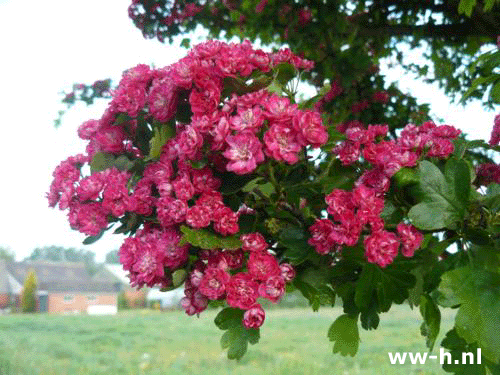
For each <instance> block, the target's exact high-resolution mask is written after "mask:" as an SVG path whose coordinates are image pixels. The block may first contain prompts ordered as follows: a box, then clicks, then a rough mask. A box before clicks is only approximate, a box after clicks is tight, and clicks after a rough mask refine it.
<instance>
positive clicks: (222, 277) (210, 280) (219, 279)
mask: <svg viewBox="0 0 500 375" xmlns="http://www.w3.org/2000/svg"><path fill="white" fill-rule="evenodd" d="M230 278H231V276H230V275H229V274H228V273H227V272H226V271H223V270H221V269H220V268H207V269H206V270H205V272H204V273H203V277H202V279H201V282H200V292H201V293H203V294H204V295H205V296H206V297H207V298H208V299H211V300H215V299H219V298H220V297H222V296H223V295H224V294H225V292H226V285H227V283H228V282H229V279H230Z"/></svg>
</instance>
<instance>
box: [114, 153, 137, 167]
mask: <svg viewBox="0 0 500 375" xmlns="http://www.w3.org/2000/svg"><path fill="white" fill-rule="evenodd" d="M113 164H114V166H115V167H116V168H117V169H119V170H120V171H127V170H129V169H132V168H133V167H134V165H135V163H134V162H133V161H131V160H130V159H129V158H128V157H127V156H125V155H120V156H118V157H117V158H116V159H115V161H114V163H113Z"/></svg>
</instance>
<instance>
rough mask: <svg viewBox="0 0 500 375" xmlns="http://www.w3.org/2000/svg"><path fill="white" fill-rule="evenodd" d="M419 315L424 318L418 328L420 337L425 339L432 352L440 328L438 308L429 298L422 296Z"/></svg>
mask: <svg viewBox="0 0 500 375" xmlns="http://www.w3.org/2000/svg"><path fill="white" fill-rule="evenodd" d="M420 314H422V318H424V321H423V323H422V325H421V326H420V332H421V333H422V336H425V337H426V338H427V340H426V344H427V347H428V348H429V349H430V350H432V349H433V348H434V343H435V342H436V338H437V337H438V334H439V327H440V326H441V311H439V307H438V306H437V305H436V303H435V302H434V300H433V299H432V298H431V297H429V296H428V295H425V294H422V295H421V296H420Z"/></svg>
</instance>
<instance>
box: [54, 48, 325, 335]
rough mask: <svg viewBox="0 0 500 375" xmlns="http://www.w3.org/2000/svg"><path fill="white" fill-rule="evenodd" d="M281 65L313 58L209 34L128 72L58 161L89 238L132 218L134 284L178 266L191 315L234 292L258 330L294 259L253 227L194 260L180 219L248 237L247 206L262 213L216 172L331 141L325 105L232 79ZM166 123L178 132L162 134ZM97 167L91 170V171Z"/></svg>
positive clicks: (164, 279)
mask: <svg viewBox="0 0 500 375" xmlns="http://www.w3.org/2000/svg"><path fill="white" fill-rule="evenodd" d="M280 63H289V64H292V65H293V66H294V67H295V68H296V69H310V68H311V67H312V64H311V63H310V62H309V61H306V60H303V59H301V58H300V57H298V56H295V55H293V54H292V53H291V52H290V50H282V51H278V52H276V53H265V52H263V51H261V50H254V49H253V48H252V46H251V45H250V43H249V42H248V41H246V42H244V43H242V44H226V43H222V42H217V41H209V42H206V43H202V44H200V45H198V46H196V47H195V48H193V49H192V50H191V51H190V52H189V54H188V55H187V56H186V57H185V58H183V59H181V60H180V61H178V62H177V63H175V64H173V65H170V66H167V67H165V68H160V69H152V68H150V67H149V66H147V65H138V66H136V67H134V68H132V69H130V70H128V71H126V72H125V73H124V74H123V77H122V79H121V80H120V83H119V85H118V87H117V88H116V90H114V91H113V92H112V99H111V101H110V103H109V106H108V108H107V109H106V111H105V112H104V114H103V116H102V117H101V118H100V119H98V120H89V121H86V122H84V123H83V124H82V125H81V126H80V127H79V129H78V135H79V137H80V138H82V139H84V140H86V141H88V144H87V147H86V154H85V155H77V156H74V157H70V158H68V159H67V160H65V161H63V162H62V163H61V164H60V165H59V166H58V167H57V168H56V169H55V171H54V173H53V176H54V180H53V182H52V184H51V186H50V191H49V193H48V199H49V205H50V206H51V207H55V206H59V208H60V209H62V210H68V211H69V212H68V219H69V222H70V225H71V227H72V228H74V229H76V230H79V231H80V232H82V233H85V234H86V235H89V236H97V235H99V234H101V233H102V232H103V231H104V230H106V229H109V227H110V224H114V223H116V222H118V223H120V224H122V227H121V228H120V230H121V231H123V230H125V231H126V232H129V233H131V234H130V236H129V237H128V238H126V239H125V241H124V242H123V245H122V246H121V248H120V250H119V255H120V262H121V263H122V265H123V267H124V269H125V270H126V271H128V272H129V277H130V282H131V284H132V285H133V286H136V287H139V288H140V287H143V286H149V287H152V286H155V285H158V286H161V287H167V286H171V285H172V277H171V275H172V273H173V272H174V271H175V270H177V269H179V268H186V269H187V270H191V272H190V277H189V279H188V280H187V282H186V285H185V288H186V298H185V299H184V301H183V304H184V306H185V308H186V312H187V313H188V314H194V313H199V312H201V311H202V310H203V309H204V308H206V306H207V303H208V301H209V300H218V299H225V300H226V301H227V303H228V304H229V305H230V306H232V307H237V308H240V309H243V310H245V319H244V325H245V326H246V327H247V328H256V327H258V326H260V325H261V324H262V322H263V320H264V316H265V314H264V311H263V310H262V308H261V307H260V305H259V304H258V303H257V298H259V297H262V298H266V299H269V300H271V301H273V302H277V301H279V300H280V299H281V297H282V296H283V294H284V291H285V289H284V288H285V283H286V282H288V281H290V280H291V279H292V278H293V276H294V270H293V269H292V268H291V266H289V265H288V264H282V265H279V264H278V261H277V260H276V258H275V257H274V256H273V255H272V252H270V251H269V246H268V244H267V243H266V241H265V240H264V238H263V237H262V236H260V235H258V234H256V233H254V234H249V235H244V236H242V241H243V244H244V245H243V249H240V250H237V251H230V250H225V249H222V250H218V249H214V250H203V251H201V250H200V252H199V253H197V252H196V249H191V250H192V255H193V256H192V257H191V258H188V252H189V251H190V245H188V244H183V245H180V239H181V231H180V226H181V225H186V226H189V227H191V228H194V229H201V228H206V229H207V230H208V231H210V232H215V233H217V234H219V235H222V236H228V235H234V234H237V233H238V232H239V230H240V227H239V223H238V221H239V217H240V215H243V214H253V213H255V211H253V210H252V209H251V208H250V207H247V206H245V205H242V206H241V207H240V209H238V210H237V211H236V212H235V211H233V210H232V209H231V208H230V207H229V206H228V205H227V204H226V203H225V202H224V196H223V195H222V193H221V192H220V191H219V188H220V186H221V181H220V179H219V178H217V177H216V176H215V173H216V172H215V171H216V170H217V171H218V172H224V171H227V172H234V173H237V174H247V173H252V172H253V171H255V169H256V168H257V166H258V165H259V164H262V163H264V162H266V161H267V160H271V159H272V160H275V161H278V162H285V163H289V164H294V163H296V162H298V160H299V158H301V157H305V156H304V155H305V153H304V155H303V154H301V152H302V151H303V150H304V148H305V147H319V146H321V145H323V144H324V143H326V141H327V137H328V135H327V132H326V130H325V128H324V126H323V124H322V120H321V117H320V115H319V114H318V113H317V112H316V111H311V110H301V109H299V108H298V107H297V105H295V104H294V103H292V102H291V101H290V100H289V99H288V98H283V97H280V96H279V95H277V94H272V93H269V92H268V91H267V90H265V89H260V90H258V89H255V90H254V91H253V92H252V91H251V89H247V90H246V91H245V92H246V93H245V94H243V95H236V94H234V93H233V91H234V90H235V88H234V86H232V85H231V82H239V85H240V86H241V85H242V84H243V83H244V80H245V79H246V78H248V77H249V76H250V75H251V74H252V73H260V74H268V75H272V74H273V73H272V69H273V68H274V67H275V66H276V65H278V64H280ZM228 82H229V83H228ZM248 91H250V92H248ZM180 112H182V113H183V114H184V116H182V115H180ZM185 115H187V116H185ZM167 127H168V128H167ZM164 130H168V131H173V132H175V134H172V135H170V136H167V137H166V139H158V137H159V136H160V135H161V134H164V133H168V131H167V132H165V131H164ZM153 137H155V138H153ZM158 142H161V143H163V145H162V144H161V143H160V145H159V146H158V145H157V143H158ZM152 147H156V151H155V152H156V153H152V152H150V150H149V148H152ZM119 161H120V162H119ZM86 164H90V165H91V169H92V173H91V174H90V175H87V176H86V175H84V171H85V170H86V168H82V167H83V166H84V165H86ZM194 166H196V167H194ZM118 168H120V169H118ZM218 172H217V173H218ZM123 228H125V229H123Z"/></svg>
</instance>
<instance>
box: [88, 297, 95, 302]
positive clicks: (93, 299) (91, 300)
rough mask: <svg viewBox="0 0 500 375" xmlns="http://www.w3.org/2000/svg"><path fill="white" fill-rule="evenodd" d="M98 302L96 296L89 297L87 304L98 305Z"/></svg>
mask: <svg viewBox="0 0 500 375" xmlns="http://www.w3.org/2000/svg"><path fill="white" fill-rule="evenodd" d="M96 302H97V297H96V296H87V303H96Z"/></svg>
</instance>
